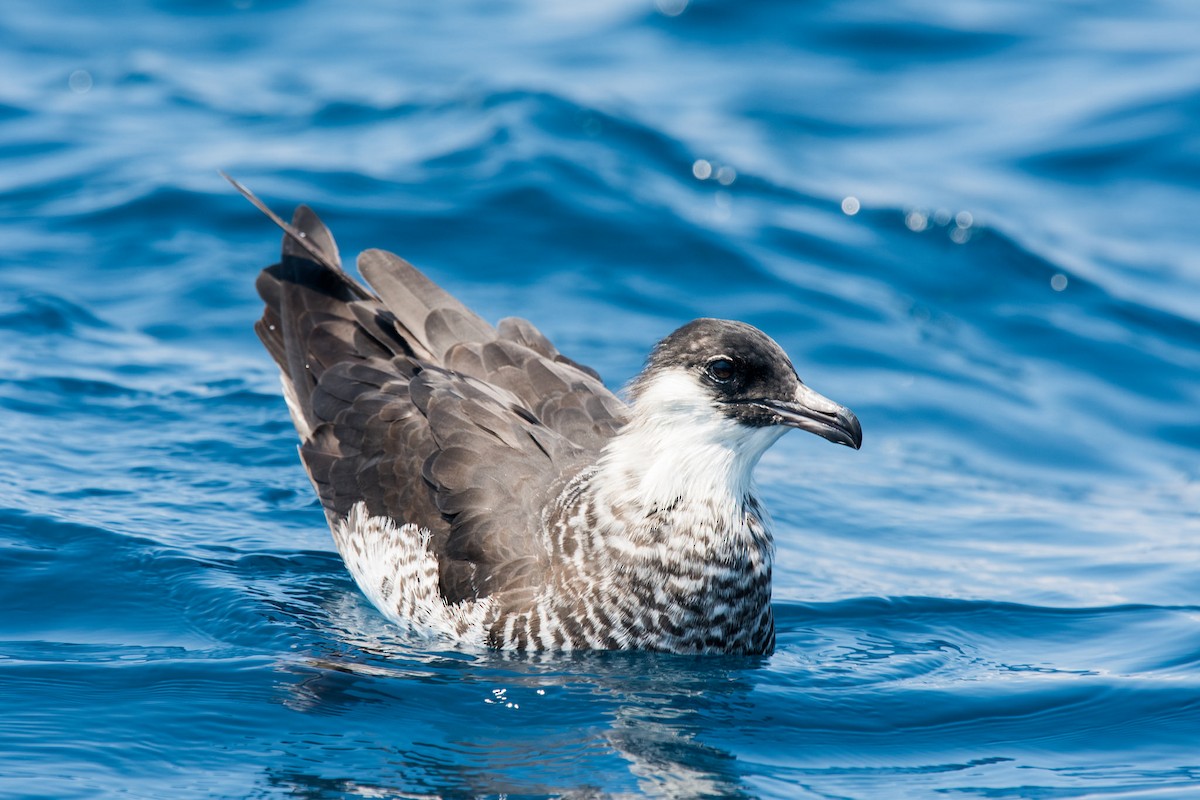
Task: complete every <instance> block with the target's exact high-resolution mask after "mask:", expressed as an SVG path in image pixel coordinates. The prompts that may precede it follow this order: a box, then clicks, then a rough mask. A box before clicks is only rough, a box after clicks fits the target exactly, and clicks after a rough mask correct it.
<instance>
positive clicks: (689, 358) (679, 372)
mask: <svg viewBox="0 0 1200 800" xmlns="http://www.w3.org/2000/svg"><path fill="white" fill-rule="evenodd" d="M629 393H630V397H631V399H632V400H633V402H634V406H635V408H636V409H637V412H638V413H639V414H655V415H659V414H667V415H675V416H677V417H680V416H684V415H686V416H690V417H692V418H704V417H705V416H708V417H711V416H712V415H714V414H715V415H717V419H718V421H720V422H721V425H720V427H722V428H724V429H726V430H730V431H731V432H735V431H738V430H741V431H743V433H744V434H746V438H747V439H748V440H755V441H758V440H762V441H764V442H765V444H764V445H763V449H765V446H766V445H769V444H770V442H773V441H774V440H775V439H776V438H778V435H779V434H781V433H783V432H784V431H786V430H787V429H788V428H799V429H800V430H804V431H808V432H809V433H815V434H817V435H818V436H821V437H823V438H825V439H828V440H829V441H831V442H836V443H837V444H844V445H847V446H849V447H853V448H854V449H856V450H857V449H858V448H859V447H860V446H861V445H862V427H861V426H860V425H859V422H858V418H857V417H855V416H854V414H853V412H851V411H850V410H849V409H848V408H846V407H845V406H842V405H839V404H838V403H835V402H833V401H832V400H829V399H828V398H826V397H823V396H822V395H820V394H818V393H817V392H815V391H813V390H812V389H810V388H808V387H807V386H806V385H804V383H803V382H802V381H801V380H800V378H799V377H798V376H797V375H796V370H795V368H794V367H793V366H792V362H791V360H790V359H789V358H788V356H787V354H786V353H785V352H784V351H783V348H781V347H780V346H779V345H778V344H777V343H776V342H775V340H773V339H772V338H771V337H769V336H767V335H766V334H765V333H763V332H762V331H760V330H758V329H757V328H755V327H753V326H751V325H747V324H745V323H743V322H732V321H729V320H721V319H697V320H694V321H692V322H689V323H688V324H687V325H684V326H683V327H682V328H679V329H678V330H676V331H675V332H674V333H672V334H670V335H669V336H667V337H666V338H665V339H663V340H662V341H661V342H659V343H658V344H657V345H656V346H655V348H654V350H653V352H651V354H650V357H649V358H648V359H647V362H646V367H645V369H644V370H642V372H641V374H640V375H639V376H638V377H637V378H636V379H635V380H634V382H633V383H632V384H631V386H630V390H629ZM728 423H733V425H729V424H728ZM756 432H760V433H761V434H763V435H762V436H752V435H751V434H753V433H756ZM771 434H773V435H771Z"/></svg>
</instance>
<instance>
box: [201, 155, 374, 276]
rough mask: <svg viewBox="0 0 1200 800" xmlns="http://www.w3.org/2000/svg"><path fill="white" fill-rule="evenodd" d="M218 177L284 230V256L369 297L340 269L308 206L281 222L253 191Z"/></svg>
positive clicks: (333, 247)
mask: <svg viewBox="0 0 1200 800" xmlns="http://www.w3.org/2000/svg"><path fill="white" fill-rule="evenodd" d="M217 174H218V175H220V176H221V177H222V178H224V179H225V180H227V181H229V182H230V183H231V184H232V185H233V188H235V189H237V190H238V192H240V193H241V195H242V197H244V198H246V199H247V200H249V201H250V202H251V203H252V204H253V205H254V207H255V208H257V209H258V210H259V211H261V212H262V213H264V214H266V215H267V218H268V219H270V220H271V221H272V222H274V223H275V224H276V225H278V226H279V227H280V228H282V229H283V232H284V233H285V234H287V235H286V236H285V237H284V239H283V254H284V256H298V257H300V258H304V257H305V256H307V257H309V258H312V259H313V260H314V261H316V262H317V263H318V264H320V265H322V266H324V267H326V268H327V269H330V270H332V271H333V272H335V273H336V274H337V275H338V276H340V277H341V278H342V280H344V281H345V282H346V283H348V284H349V285H350V286H352V287H354V289H355V290H356V291H357V293H358V298H357V299H360V300H361V299H365V298H367V297H370V296H371V293H370V292H368V291H367V290H366V289H364V288H363V287H362V286H360V285H359V283H358V282H357V281H355V280H354V278H352V277H350V275H349V274H348V273H347V272H346V271H345V270H344V269H342V261H341V259H340V258H338V251H337V245H336V244H334V241H333V236H332V235H331V234H330V233H329V229H328V228H326V227H325V225H324V223H322V222H321V220H320V219H318V218H317V215H316V214H314V213H313V211H312V209H311V208H309V207H308V206H300V207H299V208H297V209H296V213H295V215H294V216H293V217H292V221H291V223H290V224H289V223H287V222H284V221H283V219H282V218H281V217H280V216H279V215H278V214H276V213H275V212H274V211H272V210H271V209H270V207H268V206H267V204H266V203H264V202H263V201H262V200H259V199H258V196H257V195H256V194H254V192H252V191H250V190H249V189H247V188H246V187H245V186H243V185H242V184H241V183H239V182H238V181H237V180H235V179H234V178H233V177H231V176H230V175H228V174H227V173H225V172H222V171H220V170H217Z"/></svg>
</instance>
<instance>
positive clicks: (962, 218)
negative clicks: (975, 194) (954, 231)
mask: <svg viewBox="0 0 1200 800" xmlns="http://www.w3.org/2000/svg"><path fill="white" fill-rule="evenodd" d="M974 222H975V218H974V217H973V216H971V212H970V211H960V212H958V213H957V214H955V215H954V224H955V225H957V226H958V227H960V228H969V227H971V225H972V224H974Z"/></svg>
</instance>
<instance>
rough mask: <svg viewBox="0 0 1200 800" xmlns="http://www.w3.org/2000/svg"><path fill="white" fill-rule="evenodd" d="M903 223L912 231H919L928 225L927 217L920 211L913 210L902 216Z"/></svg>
mask: <svg viewBox="0 0 1200 800" xmlns="http://www.w3.org/2000/svg"><path fill="white" fill-rule="evenodd" d="M904 224H905V225H906V226H907V227H908V229H909V230H910V231H912V232H914V233H920V232H921V231H923V230H925V229H926V228H928V227H929V217H927V216H925V214H924V213H923V212H921V211H917V210H915V209H914V210H913V211H910V212H908V214H906V215H905V217H904Z"/></svg>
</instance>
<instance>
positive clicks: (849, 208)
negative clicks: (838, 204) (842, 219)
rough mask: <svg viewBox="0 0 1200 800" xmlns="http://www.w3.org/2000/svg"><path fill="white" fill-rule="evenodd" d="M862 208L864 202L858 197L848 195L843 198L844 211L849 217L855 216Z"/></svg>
mask: <svg viewBox="0 0 1200 800" xmlns="http://www.w3.org/2000/svg"><path fill="white" fill-rule="evenodd" d="M860 208H862V204H861V203H859V202H858V198H857V197H853V196H852V197H847V198H844V199H843V200H842V213H843V214H845V215H846V216H848V217H853V216H854V215H855V214H857V213H858V210H859V209H860Z"/></svg>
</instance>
